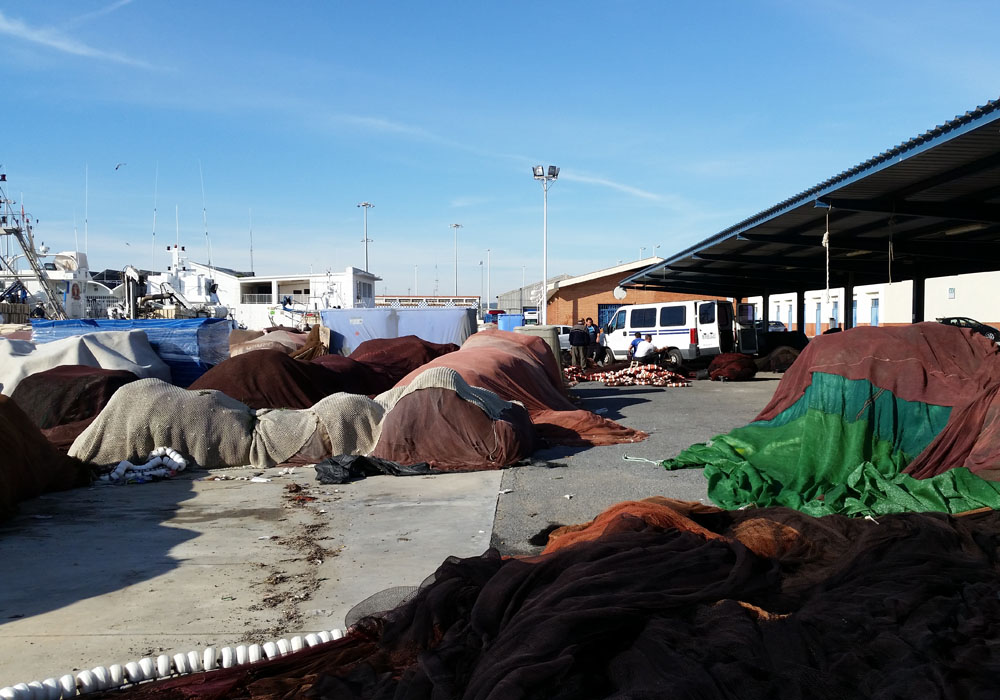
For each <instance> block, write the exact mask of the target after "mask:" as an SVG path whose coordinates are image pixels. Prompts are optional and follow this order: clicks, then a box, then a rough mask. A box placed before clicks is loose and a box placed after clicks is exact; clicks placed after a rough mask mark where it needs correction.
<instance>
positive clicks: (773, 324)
mask: <svg viewBox="0 0 1000 700" xmlns="http://www.w3.org/2000/svg"><path fill="white" fill-rule="evenodd" d="M753 327H754V328H756V329H757V330H763V329H764V321H763V320H757V321H754V322H753ZM767 330H768V332H769V333H784V332H785V331H787V330H788V329H787V328H785V324H784V323H782V322H781V321H768V322H767Z"/></svg>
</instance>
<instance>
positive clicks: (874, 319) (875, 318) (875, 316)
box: [872, 299, 878, 326]
mask: <svg viewBox="0 0 1000 700" xmlns="http://www.w3.org/2000/svg"><path fill="white" fill-rule="evenodd" d="M872 325H873V326H877V325H878V299H872Z"/></svg>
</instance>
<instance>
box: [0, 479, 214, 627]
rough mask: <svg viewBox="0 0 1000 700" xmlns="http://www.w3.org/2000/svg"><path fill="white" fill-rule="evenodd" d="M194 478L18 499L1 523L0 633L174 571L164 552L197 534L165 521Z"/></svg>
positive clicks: (187, 495) (189, 494) (191, 491)
mask: <svg viewBox="0 0 1000 700" xmlns="http://www.w3.org/2000/svg"><path fill="white" fill-rule="evenodd" d="M199 476H203V474H193V475H190V476H189V475H184V476H182V477H178V478H175V479H171V480H169V481H162V482H158V483H148V484H133V485H128V486H98V487H91V488H78V489H73V490H71V491H63V492H59V493H48V494H44V495H42V496H39V497H38V498H34V499H31V500H28V501H22V502H21V503H20V504H19V505H18V509H19V513H18V515H16V516H14V517H13V518H11V519H9V520H6V521H4V522H3V523H2V524H0V562H3V564H2V571H3V575H2V585H0V628H2V626H3V625H4V624H5V623H8V622H11V621H13V620H20V619H24V618H30V617H32V616H34V615H39V614H41V613H44V612H48V611H51V610H57V609H59V608H63V607H66V606H68V605H72V604H73V603H76V602H78V601H81V600H85V599H87V598H92V597H94V596H99V595H102V594H104V593H108V592H110V591H117V590H120V589H123V588H126V587H128V586H130V585H133V584H136V583H140V582H142V581H146V580H149V579H152V578H155V577H157V576H160V575H161V574H163V573H165V572H168V571H171V570H173V569H175V568H177V566H178V564H179V562H178V561H177V560H176V559H174V558H173V557H171V555H170V551H171V550H172V549H173V548H174V547H176V546H177V545H179V544H181V543H183V542H186V541H188V540H190V539H192V538H194V537H196V536H197V535H198V533H197V532H194V531H191V530H187V529H183V528H180V527H173V526H169V525H166V524H165V523H166V521H168V520H170V519H171V518H173V516H174V514H175V513H176V512H177V511H178V509H179V507H180V504H181V503H182V502H184V501H186V500H188V499H190V498H193V497H194V489H193V485H192V477H193V478H198V477H199Z"/></svg>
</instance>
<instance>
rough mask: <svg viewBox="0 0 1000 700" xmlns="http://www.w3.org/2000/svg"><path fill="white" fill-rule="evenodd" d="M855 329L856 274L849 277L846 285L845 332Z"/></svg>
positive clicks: (850, 274)
mask: <svg viewBox="0 0 1000 700" xmlns="http://www.w3.org/2000/svg"><path fill="white" fill-rule="evenodd" d="M848 328H854V273H853V272H851V273H849V274H848V275H847V282H845V283H844V330H845V331H846V330H847V329H848Z"/></svg>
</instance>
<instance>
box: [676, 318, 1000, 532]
mask: <svg viewBox="0 0 1000 700" xmlns="http://www.w3.org/2000/svg"><path fill="white" fill-rule="evenodd" d="M998 396H1000V352H998V349H997V346H996V345H995V344H994V343H993V342H991V341H989V340H987V339H986V338H984V337H982V336H979V335H975V334H973V333H972V332H971V331H969V330H968V329H961V328H955V327H953V326H946V325H944V324H940V323H920V324H914V325H910V326H898V327H880V328H873V327H863V328H854V329H851V330H848V331H845V332H843V333H834V334H831V335H824V336H821V337H819V338H816V339H814V340H813V341H812V342H811V343H809V345H808V346H807V347H806V349H805V350H804V351H803V352H802V353H801V354H800V355H799V357H798V359H797V360H796V361H795V363H794V364H793V365H792V367H791V368H790V369H789V370H788V371H787V372H786V373H785V375H784V377H783V378H782V380H781V383H780V384H779V385H778V388H777V390H776V391H775V394H774V396H773V398H772V399H771V402H770V403H769V404H768V405H767V406H766V407H765V408H764V410H763V411H761V413H760V415H758V416H757V418H756V419H755V420H754V422H752V423H750V424H749V425H747V426H745V427H742V428H737V429H736V430H733V431H732V432H730V433H728V434H726V435H720V436H717V437H715V438H713V439H712V440H711V441H710V442H709V443H707V444H698V445H692V446H691V447H689V448H688V449H686V450H684V451H683V452H681V453H680V454H679V455H677V457H675V458H673V459H669V460H666V461H664V462H663V465H664V466H665V467H666V468H668V469H680V468H690V467H695V468H702V469H703V470H704V474H705V477H706V479H707V480H708V493H709V496H710V497H711V498H712V500H713V501H714V502H716V503H718V504H719V505H721V506H723V507H725V508H740V507H744V506H747V505H758V506H765V505H783V506H788V507H791V508H796V509H799V510H802V511H804V512H807V513H810V514H813V515H825V514H828V513H847V514H861V515H864V514H871V515H876V516H877V515H879V514H883V513H890V512H904V511H927V510H933V511H943V512H951V513H955V512H960V511H966V510H970V509H972V508H977V507H980V506H989V507H991V508H1000V483H997V481H998V479H1000V410H998V409H1000V398H998Z"/></svg>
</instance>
